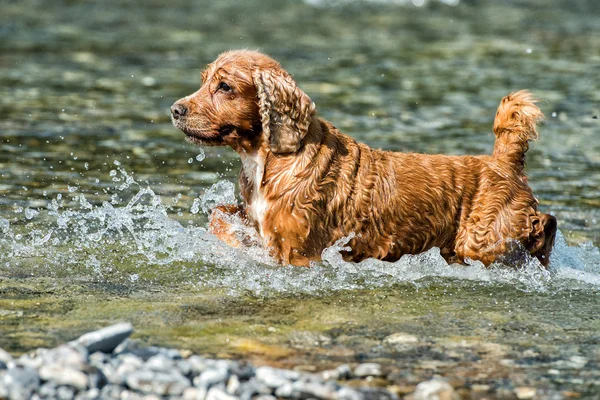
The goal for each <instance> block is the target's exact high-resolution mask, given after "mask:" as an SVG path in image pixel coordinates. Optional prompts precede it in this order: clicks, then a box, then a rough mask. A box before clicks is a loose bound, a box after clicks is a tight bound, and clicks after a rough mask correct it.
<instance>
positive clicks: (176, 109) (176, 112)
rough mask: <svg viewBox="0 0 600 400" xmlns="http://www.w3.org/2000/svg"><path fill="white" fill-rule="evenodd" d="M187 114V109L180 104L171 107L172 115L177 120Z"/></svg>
mask: <svg viewBox="0 0 600 400" xmlns="http://www.w3.org/2000/svg"><path fill="white" fill-rule="evenodd" d="M186 113H187V108H186V107H185V106H184V105H183V104H180V103H175V104H173V105H172V106H171V115H172V116H173V118H175V119H179V118H181V117H183V116H184V115H185V114H186Z"/></svg>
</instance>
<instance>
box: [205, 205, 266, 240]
mask: <svg viewBox="0 0 600 400" xmlns="http://www.w3.org/2000/svg"><path fill="white" fill-rule="evenodd" d="M249 225H250V224H249V223H248V219H247V217H246V212H245V211H244V209H243V208H242V207H241V206H238V205H235V204H227V205H220V206H217V207H215V208H213V210H212V212H211V215H210V222H209V224H208V231H209V232H210V233H212V234H213V235H215V236H216V237H218V238H219V239H221V240H222V241H223V242H225V243H226V244H227V245H229V246H231V247H235V248H239V247H242V246H244V245H251V244H252V242H254V241H255V238H253V237H252V235H251V234H250V233H249V232H247V230H246V229H245V228H247V227H249Z"/></svg>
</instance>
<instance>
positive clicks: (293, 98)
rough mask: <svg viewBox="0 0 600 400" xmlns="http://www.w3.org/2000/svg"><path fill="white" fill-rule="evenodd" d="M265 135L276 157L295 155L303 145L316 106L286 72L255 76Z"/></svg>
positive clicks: (270, 70)
mask: <svg viewBox="0 0 600 400" xmlns="http://www.w3.org/2000/svg"><path fill="white" fill-rule="evenodd" d="M252 77H253V80H254V86H256V94H257V97H258V106H259V111H260V119H261V122H262V128H263V132H264V134H265V135H266V137H267V138H268V140H269V147H270V149H271V151H272V152H273V153H294V152H296V151H298V149H299V148H300V147H301V145H302V139H304V137H305V136H306V134H307V133H308V127H309V125H310V122H311V120H312V116H313V114H314V112H315V104H314V103H313V102H312V101H311V100H310V97H308V95H307V94H306V93H304V92H303V91H302V90H300V88H298V86H296V82H294V80H293V79H292V77H291V76H289V75H288V74H287V73H286V72H285V71H280V70H275V69H268V70H258V71H256V72H255V73H254V74H253V76H252Z"/></svg>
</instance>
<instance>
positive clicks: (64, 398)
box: [56, 386, 75, 400]
mask: <svg viewBox="0 0 600 400" xmlns="http://www.w3.org/2000/svg"><path fill="white" fill-rule="evenodd" d="M74 397H75V389H73V388H72V387H69V386H59V387H58V388H57V389H56V399H57V400H72V399H73V398H74Z"/></svg>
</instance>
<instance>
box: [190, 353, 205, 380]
mask: <svg viewBox="0 0 600 400" xmlns="http://www.w3.org/2000/svg"><path fill="white" fill-rule="evenodd" d="M187 362H188V363H189V365H190V370H191V373H192V374H193V375H200V374H201V373H203V372H204V371H206V370H207V369H208V368H209V367H208V364H207V360H206V358H204V357H200V356H196V355H193V356H191V357H189V358H188V359H187Z"/></svg>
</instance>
